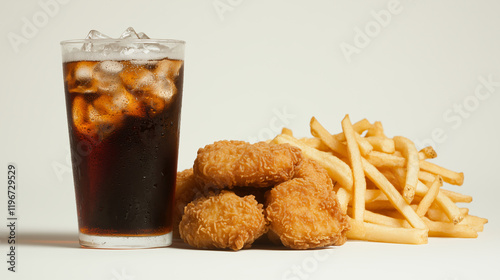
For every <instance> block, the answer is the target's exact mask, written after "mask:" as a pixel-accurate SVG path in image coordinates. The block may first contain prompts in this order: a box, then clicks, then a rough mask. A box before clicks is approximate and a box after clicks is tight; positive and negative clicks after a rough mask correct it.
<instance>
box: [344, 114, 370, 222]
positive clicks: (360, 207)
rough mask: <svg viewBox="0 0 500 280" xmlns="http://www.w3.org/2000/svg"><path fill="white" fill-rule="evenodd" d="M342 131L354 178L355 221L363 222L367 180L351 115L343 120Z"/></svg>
mask: <svg viewBox="0 0 500 280" xmlns="http://www.w3.org/2000/svg"><path fill="white" fill-rule="evenodd" d="M342 129H343V130H344V134H345V139H346V142H347V152H348V156H349V161H350V163H351V168H352V175H353V178H354V183H353V187H354V190H353V199H354V202H353V205H352V207H353V218H354V219H355V220H359V221H363V217H364V211H365V192H366V179H365V174H364V171H363V165H362V164H361V154H360V151H359V147H358V142H357V141H356V137H355V132H354V129H353V128H352V124H351V120H350V119H349V115H346V116H345V118H344V119H343V120H342Z"/></svg>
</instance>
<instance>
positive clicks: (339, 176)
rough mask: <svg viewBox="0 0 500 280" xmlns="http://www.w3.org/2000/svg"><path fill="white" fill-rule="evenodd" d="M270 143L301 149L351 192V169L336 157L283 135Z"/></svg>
mask: <svg viewBox="0 0 500 280" xmlns="http://www.w3.org/2000/svg"><path fill="white" fill-rule="evenodd" d="M272 142H273V143H277V144H284V143H288V144H290V145H292V146H295V147H297V148H299V149H301V150H302V152H303V153H304V154H305V155H306V156H307V157H309V158H311V159H313V160H315V161H317V162H318V163H319V164H320V165H321V166H323V168H325V169H326V171H327V172H328V175H330V177H331V178H332V179H333V180H335V181H337V182H338V183H339V184H340V185H342V186H343V187H345V188H346V189H347V190H349V191H351V190H352V185H353V178H352V171H351V168H350V167H349V165H347V164H346V163H345V162H343V161H342V160H341V159H339V158H338V157H336V156H334V155H332V154H331V153H327V152H322V151H318V150H316V149H314V148H311V147H309V146H308V145H306V144H304V143H301V142H300V141H299V140H297V139H295V138H293V137H291V136H289V135H285V134H280V135H278V136H276V137H275V138H274V139H273V141H272Z"/></svg>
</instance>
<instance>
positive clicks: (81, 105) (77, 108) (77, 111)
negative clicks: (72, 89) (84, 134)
mask: <svg viewBox="0 0 500 280" xmlns="http://www.w3.org/2000/svg"><path fill="white" fill-rule="evenodd" d="M71 112H72V116H73V125H74V126H75V127H76V128H77V129H78V128H79V127H80V126H81V125H82V124H83V123H84V122H86V118H87V102H85V99H83V97H82V96H77V97H75V99H73V106H72V109H71Z"/></svg>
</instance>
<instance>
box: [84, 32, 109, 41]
mask: <svg viewBox="0 0 500 280" xmlns="http://www.w3.org/2000/svg"><path fill="white" fill-rule="evenodd" d="M110 38H111V37H109V36H108V35H105V34H102V33H101V32H99V31H97V30H90V32H89V34H87V37H85V39H92V40H94V39H110Z"/></svg>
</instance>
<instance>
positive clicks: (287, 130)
mask: <svg viewBox="0 0 500 280" xmlns="http://www.w3.org/2000/svg"><path fill="white" fill-rule="evenodd" d="M281 134H286V135H290V136H293V132H292V130H291V129H289V128H286V127H283V128H282V129H281Z"/></svg>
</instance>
